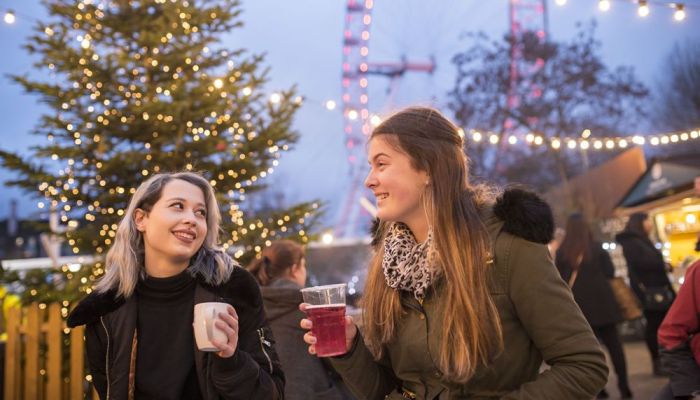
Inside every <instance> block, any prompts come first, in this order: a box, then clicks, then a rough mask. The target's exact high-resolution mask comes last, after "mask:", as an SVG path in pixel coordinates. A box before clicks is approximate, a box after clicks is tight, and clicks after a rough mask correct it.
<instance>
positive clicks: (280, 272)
mask: <svg viewBox="0 0 700 400" xmlns="http://www.w3.org/2000/svg"><path fill="white" fill-rule="evenodd" d="M303 258H304V248H303V247H302V246H301V245H300V244H298V243H296V242H293V241H291V240H277V241H275V242H272V244H270V246H268V247H266V248H265V249H263V251H262V253H261V254H260V255H259V256H258V257H256V258H255V259H253V261H252V262H251V263H250V265H248V267H247V268H246V269H247V270H248V271H250V272H251V273H252V274H253V276H254V277H255V279H256V280H257V281H258V283H259V284H260V286H267V285H269V284H270V282H272V281H273V280H275V279H277V278H279V277H281V276H284V275H286V274H287V273H288V272H289V270H290V269H291V268H292V266H294V265H295V264H296V265H298V264H299V263H301V260H302V259H303Z"/></svg>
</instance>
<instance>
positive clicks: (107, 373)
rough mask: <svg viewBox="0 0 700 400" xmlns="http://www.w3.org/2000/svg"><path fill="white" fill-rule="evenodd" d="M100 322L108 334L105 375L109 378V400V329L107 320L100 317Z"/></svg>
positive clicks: (108, 385) (108, 384)
mask: <svg viewBox="0 0 700 400" xmlns="http://www.w3.org/2000/svg"><path fill="white" fill-rule="evenodd" d="M100 322H101V323H102V327H103V328H104V330H105V335H106V336H107V353H106V355H105V377H106V378H107V399H106V400H109V387H110V386H111V385H110V383H109V331H107V325H105V321H104V319H103V318H102V317H100Z"/></svg>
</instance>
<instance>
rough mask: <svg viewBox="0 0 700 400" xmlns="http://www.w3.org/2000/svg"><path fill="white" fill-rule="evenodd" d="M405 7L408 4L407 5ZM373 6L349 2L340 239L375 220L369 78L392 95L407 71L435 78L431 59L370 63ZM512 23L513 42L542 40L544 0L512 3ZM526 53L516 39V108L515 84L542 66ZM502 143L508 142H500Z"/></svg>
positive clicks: (362, 231)
mask: <svg viewBox="0 0 700 400" xmlns="http://www.w3.org/2000/svg"><path fill="white" fill-rule="evenodd" d="M379 1H385V0H379ZM464 1H465V2H467V1H473V2H474V4H472V6H473V7H478V3H477V0H464ZM404 6H405V7H408V6H409V5H408V4H404ZM434 7H440V4H439V3H435V5H434ZM373 8H374V0H347V6H346V13H345V26H344V31H343V64H342V112H343V131H344V138H345V146H346V148H347V152H348V156H347V157H348V163H349V165H350V177H351V180H350V187H349V189H348V192H347V193H346V195H345V198H344V201H343V205H342V208H341V209H340V212H339V215H338V218H337V219H336V221H337V222H336V225H335V230H334V235H335V237H338V238H350V237H357V236H365V235H366V234H367V233H368V229H369V223H370V221H371V218H372V216H371V215H370V212H369V211H368V210H366V209H365V208H363V207H362V206H361V199H362V198H363V197H364V198H367V199H371V193H370V192H369V191H367V190H366V189H365V188H364V185H363V182H364V179H365V177H366V175H367V172H368V165H367V161H366V159H365V151H366V149H365V144H366V142H367V136H368V135H369V133H370V131H371V129H372V126H371V122H370V119H371V115H370V108H369V102H370V98H369V93H368V85H369V79H368V77H369V76H370V75H379V76H385V77H387V78H389V79H390V87H389V90H388V92H393V87H394V86H396V85H397V84H398V82H399V80H400V78H401V77H403V76H404V74H406V73H407V72H419V73H429V74H432V73H433V71H434V70H435V68H436V63H435V60H434V58H432V57H431V59H430V60H428V61H425V62H416V61H409V60H407V59H406V57H405V56H401V57H400V60H398V61H390V62H382V63H373V62H370V61H369V58H368V56H369V44H370V27H371V26H372V10H373ZM444 12H445V13H456V11H455V10H452V9H450V8H447V9H445V10H444ZM509 23H510V33H511V35H512V36H513V38H518V37H520V36H521V35H522V34H523V33H524V32H526V31H535V32H537V34H538V36H539V37H540V38H541V39H542V40H544V38H545V36H546V32H547V21H546V4H545V0H509ZM448 26H450V25H448ZM522 55H523V49H522V48H520V47H519V46H518V45H517V41H516V40H514V41H513V46H512V47H511V54H510V56H511V63H510V64H511V65H510V80H511V86H510V91H509V94H508V105H509V107H512V108H514V107H517V105H518V104H519V103H520V101H521V98H520V97H519V94H518V91H517V90H516V89H517V87H516V83H517V82H518V81H519V80H521V79H527V77H528V76H531V75H532V73H534V72H535V71H536V70H537V69H538V68H541V67H542V63H541V62H540V61H536V62H534V63H531V62H528V61H526V60H524V59H523V58H522ZM530 95H538V90H537V88H532V91H531V94H530ZM515 126H516V125H515V124H514V123H513V121H506V123H505V124H504V129H503V131H504V133H514V127H515ZM504 142H506V141H502V142H501V143H504Z"/></svg>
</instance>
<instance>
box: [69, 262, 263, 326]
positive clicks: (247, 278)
mask: <svg viewBox="0 0 700 400" xmlns="http://www.w3.org/2000/svg"><path fill="white" fill-rule="evenodd" d="M195 279H196V280H197V285H198V286H200V287H202V288H205V289H206V290H207V291H209V292H212V293H213V294H214V295H215V296H216V299H217V300H212V301H225V302H229V303H230V304H232V305H233V306H234V307H235V308H236V310H237V311H238V312H239V314H240V313H241V312H244V313H245V311H244V310H245V309H248V308H257V307H262V305H261V303H260V302H261V301H262V300H261V298H260V295H259V294H256V293H255V292H253V291H254V290H258V285H257V283H256V281H255V278H253V276H252V275H251V274H250V273H249V272H248V271H246V270H245V269H244V268H241V267H238V266H236V267H234V268H233V271H232V272H231V277H230V278H229V279H228V281H226V282H225V283H223V284H221V285H218V286H212V285H209V284H207V283H206V282H204V280H203V279H201V278H200V277H199V276H197V277H196V278H195ZM256 299H257V300H256ZM125 302H126V300H125V299H124V298H123V297H121V296H119V297H118V296H116V291H115V290H110V291H108V292H105V293H98V292H92V293H90V295H88V296H87V297H85V298H84V299H83V300H82V301H80V303H79V304H78V305H77V306H76V307H75V309H73V311H72V312H71V313H70V315H69V316H68V321H67V322H68V326H69V327H70V328H74V327H76V326H80V325H85V324H89V323H92V322H95V321H97V320H99V318H100V317H102V316H104V315H106V314H108V313H110V312H112V311H115V310H116V309H118V308H119V307H121V306H122V305H124V303H125ZM251 302H255V303H260V304H252V303H251Z"/></svg>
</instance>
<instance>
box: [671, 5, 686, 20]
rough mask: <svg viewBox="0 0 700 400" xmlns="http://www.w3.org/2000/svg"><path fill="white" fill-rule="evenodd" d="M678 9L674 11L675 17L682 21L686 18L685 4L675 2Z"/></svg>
mask: <svg viewBox="0 0 700 400" xmlns="http://www.w3.org/2000/svg"><path fill="white" fill-rule="evenodd" d="M674 7H675V8H676V11H674V12H673V19H674V20H676V21H678V22H681V21H683V20H684V19H685V6H684V5H683V4H675V5H674Z"/></svg>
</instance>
